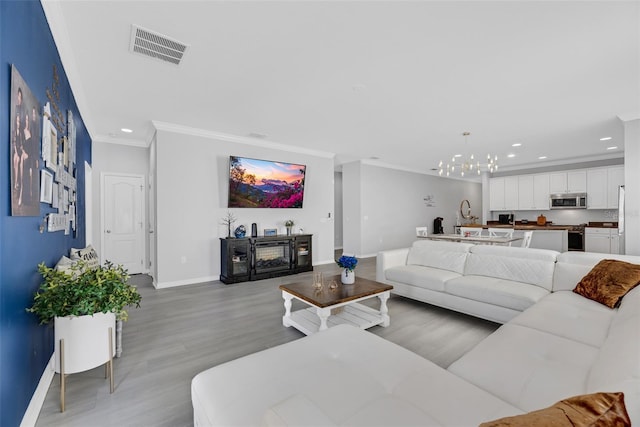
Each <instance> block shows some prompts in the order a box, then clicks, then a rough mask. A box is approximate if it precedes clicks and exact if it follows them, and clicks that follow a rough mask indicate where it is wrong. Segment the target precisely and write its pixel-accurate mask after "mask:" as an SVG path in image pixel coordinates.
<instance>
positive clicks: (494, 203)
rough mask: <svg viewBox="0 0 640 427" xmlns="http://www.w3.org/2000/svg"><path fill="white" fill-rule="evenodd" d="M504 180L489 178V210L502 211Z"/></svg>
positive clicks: (503, 208)
mask: <svg viewBox="0 0 640 427" xmlns="http://www.w3.org/2000/svg"><path fill="white" fill-rule="evenodd" d="M504 206H505V205H504V178H491V179H490V180H489V209H490V210H492V211H503V210H505V207H504Z"/></svg>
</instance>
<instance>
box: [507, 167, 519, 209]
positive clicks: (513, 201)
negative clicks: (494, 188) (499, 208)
mask: <svg viewBox="0 0 640 427" xmlns="http://www.w3.org/2000/svg"><path fill="white" fill-rule="evenodd" d="M504 206H505V209H506V210H510V211H513V210H516V209H518V177H517V176H507V177H505V178H504Z"/></svg>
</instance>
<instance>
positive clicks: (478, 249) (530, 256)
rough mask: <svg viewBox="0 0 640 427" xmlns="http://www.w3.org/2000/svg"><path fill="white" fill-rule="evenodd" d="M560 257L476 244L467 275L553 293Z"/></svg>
mask: <svg viewBox="0 0 640 427" xmlns="http://www.w3.org/2000/svg"><path fill="white" fill-rule="evenodd" d="M557 255H558V252H555V251H551V250H546V249H529V248H517V247H508V246H488V245H476V246H474V247H473V248H471V253H470V254H469V256H468V258H467V262H466V264H465V268H464V274H465V275H476V276H487V277H494V278H498V279H505V280H513V281H515V282H522V283H530V284H532V285H536V286H540V287H542V288H544V289H547V290H549V291H550V290H551V287H552V284H553V270H554V267H555V262H556V257H557Z"/></svg>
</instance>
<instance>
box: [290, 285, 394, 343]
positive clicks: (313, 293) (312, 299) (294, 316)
mask: <svg viewBox="0 0 640 427" xmlns="http://www.w3.org/2000/svg"><path fill="white" fill-rule="evenodd" d="M332 280H335V281H336V283H338V287H337V288H336V289H329V286H328V284H329V283H330V282H331V281H332ZM392 289H393V286H390V285H385V284H382V283H378V282H375V281H373V280H368V279H363V278H357V277H356V281H355V283H354V284H352V285H343V284H341V283H340V276H339V275H338V276H334V277H328V278H325V282H324V286H323V288H322V290H320V291H317V290H316V289H314V288H313V285H312V284H311V280H309V281H308V282H306V283H291V284H286V285H280V290H281V291H282V298H283V299H284V309H285V313H284V316H283V317H282V324H283V325H284V326H287V327H289V326H293V327H294V328H296V329H298V330H299V331H300V332H302V333H303V334H305V335H311V334H314V333H316V332H318V331H322V330H325V329H327V328H330V327H332V326H335V325H340V324H343V323H347V324H350V325H354V326H357V327H359V328H361V329H367V328H370V327H372V326H375V325H381V326H384V327H387V326H389V324H390V318H389V310H388V308H387V300H388V299H389V296H390V295H391V290H392ZM294 298H295V299H297V300H299V301H302V302H303V303H305V304H307V305H308V306H309V307H308V308H305V309H302V310H296V311H293V312H292V311H291V306H292V300H293V299H294ZM369 298H378V299H379V300H380V309H379V310H376V309H374V308H371V307H369V306H366V305H364V304H359V301H363V300H366V299H369ZM332 311H333V314H332Z"/></svg>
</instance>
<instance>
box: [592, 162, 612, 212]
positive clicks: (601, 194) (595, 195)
mask: <svg viewBox="0 0 640 427" xmlns="http://www.w3.org/2000/svg"><path fill="white" fill-rule="evenodd" d="M607 188H608V187H607V169H606V168H600V169H589V170H588V171H587V209H606V208H607Z"/></svg>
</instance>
